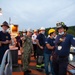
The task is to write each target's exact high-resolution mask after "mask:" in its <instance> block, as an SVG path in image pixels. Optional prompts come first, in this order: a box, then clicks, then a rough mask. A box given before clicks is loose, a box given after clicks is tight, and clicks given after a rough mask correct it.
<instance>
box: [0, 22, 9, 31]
mask: <svg viewBox="0 0 75 75" xmlns="http://www.w3.org/2000/svg"><path fill="white" fill-rule="evenodd" d="M1 27H2V29H3V31H4V32H6V31H7V29H8V28H9V25H8V23H7V22H6V21H4V22H3V24H2V25H1Z"/></svg>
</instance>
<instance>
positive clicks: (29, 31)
mask: <svg viewBox="0 0 75 75" xmlns="http://www.w3.org/2000/svg"><path fill="white" fill-rule="evenodd" d="M32 33H33V30H32V29H28V30H27V36H29V37H31V36H32Z"/></svg>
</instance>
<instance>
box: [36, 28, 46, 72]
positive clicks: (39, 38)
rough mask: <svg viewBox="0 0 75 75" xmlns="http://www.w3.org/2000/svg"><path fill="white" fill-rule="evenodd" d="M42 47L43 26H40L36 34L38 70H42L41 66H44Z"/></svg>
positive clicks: (43, 44) (43, 39)
mask: <svg viewBox="0 0 75 75" xmlns="http://www.w3.org/2000/svg"><path fill="white" fill-rule="evenodd" d="M44 47H45V28H44V27H41V28H40V32H39V34H38V36H37V65H36V68H37V70H38V71H42V67H44V63H43V53H44Z"/></svg>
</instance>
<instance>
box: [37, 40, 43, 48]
mask: <svg viewBox="0 0 75 75" xmlns="http://www.w3.org/2000/svg"><path fill="white" fill-rule="evenodd" d="M36 43H37V45H38V46H39V48H41V49H43V46H41V45H40V43H39V40H38V39H37V40H36Z"/></svg>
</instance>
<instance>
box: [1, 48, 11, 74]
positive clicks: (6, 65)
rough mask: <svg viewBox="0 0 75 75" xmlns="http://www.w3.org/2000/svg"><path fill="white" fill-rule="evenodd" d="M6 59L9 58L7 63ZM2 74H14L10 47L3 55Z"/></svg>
mask: <svg viewBox="0 0 75 75" xmlns="http://www.w3.org/2000/svg"><path fill="white" fill-rule="evenodd" d="M6 59H7V63H6ZM0 75H12V58H11V52H10V50H9V49H8V50H6V52H5V54H4V56H3V59H2V63H1V67H0Z"/></svg>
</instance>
